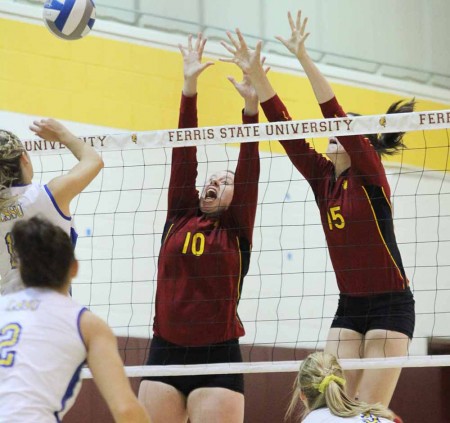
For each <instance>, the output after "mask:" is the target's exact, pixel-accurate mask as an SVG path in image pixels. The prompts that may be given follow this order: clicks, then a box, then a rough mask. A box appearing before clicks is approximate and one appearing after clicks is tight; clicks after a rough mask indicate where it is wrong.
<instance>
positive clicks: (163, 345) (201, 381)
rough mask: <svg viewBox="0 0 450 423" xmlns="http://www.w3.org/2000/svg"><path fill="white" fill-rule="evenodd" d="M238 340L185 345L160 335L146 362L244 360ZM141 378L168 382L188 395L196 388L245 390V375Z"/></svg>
mask: <svg viewBox="0 0 450 423" xmlns="http://www.w3.org/2000/svg"><path fill="white" fill-rule="evenodd" d="M241 362H242V355H241V350H240V347H239V341H238V340H237V339H232V340H230V341H225V342H221V343H220V344H212V345H208V346H202V347H182V346H180V345H175V344H172V343H170V342H168V341H165V340H164V339H162V338H160V337H157V336H155V337H153V339H152V343H151V346H150V352H149V354H148V359H147V363H146V364H147V365H150V366H151V365H169V364H208V363H241ZM142 380H152V381H156V382H163V383H167V384H168V385H171V386H173V387H175V388H176V389H178V390H179V391H180V392H182V393H183V394H184V395H185V396H186V398H187V397H188V395H189V394H190V393H191V392H192V391H193V390H194V389H197V388H226V389H231V390H232V391H235V392H240V393H242V394H243V393H244V375H243V374H223V375H221V374H217V375H199V376H148V377H144V378H142Z"/></svg>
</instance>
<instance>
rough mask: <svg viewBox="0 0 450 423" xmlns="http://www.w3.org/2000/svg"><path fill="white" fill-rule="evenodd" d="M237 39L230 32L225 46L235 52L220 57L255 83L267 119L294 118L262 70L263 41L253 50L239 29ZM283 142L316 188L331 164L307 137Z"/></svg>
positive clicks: (282, 119)
mask: <svg viewBox="0 0 450 423" xmlns="http://www.w3.org/2000/svg"><path fill="white" fill-rule="evenodd" d="M236 34H237V37H238V40H236V39H235V38H234V37H233V36H232V35H231V34H230V33H227V35H228V38H229V40H230V43H231V45H229V44H227V43H225V42H222V45H223V46H224V47H225V48H226V49H227V50H228V51H229V52H230V53H231V54H232V55H233V57H232V58H228V59H221V60H222V61H226V62H232V63H235V64H236V65H237V66H239V67H240V68H241V69H242V71H243V72H244V74H245V75H247V76H248V78H249V79H250V81H251V84H252V86H253V87H254V88H255V91H256V93H257V95H258V97H259V100H260V102H261V107H262V108H263V110H264V113H265V115H266V117H267V119H268V120H269V121H271V122H277V121H287V120H291V117H290V116H289V112H288V111H287V109H286V106H285V105H284V104H283V102H282V101H281V100H280V98H279V97H278V96H277V95H276V93H275V90H274V89H273V88H272V85H271V84H270V81H269V79H268V78H267V74H266V72H265V71H264V69H263V66H262V63H261V60H260V55H261V42H260V41H259V42H258V43H257V45H256V49H255V50H254V51H252V50H250V49H249V48H248V46H247V44H246V42H245V39H244V37H243V36H242V34H241V32H240V31H239V30H236ZM280 143H281V144H282V146H283V147H284V149H285V150H286V153H287V154H288V156H289V159H290V160H291V162H292V163H293V165H294V166H295V167H296V168H297V169H298V170H299V171H300V172H301V173H302V174H303V176H304V177H305V178H306V179H308V181H309V183H310V184H311V186H312V187H313V189H314V188H315V185H316V183H318V181H319V180H320V177H321V176H322V175H323V174H324V172H326V171H327V169H328V167H329V166H331V165H330V163H329V161H328V160H327V159H325V158H324V157H323V156H322V155H321V154H319V153H317V152H316V151H315V150H314V149H313V148H311V146H310V145H309V144H308V143H307V142H306V141H305V140H304V139H298V140H290V141H282V140H280Z"/></svg>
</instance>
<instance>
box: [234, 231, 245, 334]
mask: <svg viewBox="0 0 450 423" xmlns="http://www.w3.org/2000/svg"><path fill="white" fill-rule="evenodd" d="M236 241H237V246H238V251H239V280H238V285H237V298H236V308H235V310H234V314H235V315H236V317H237V319H238V321H239V324H240V325H241V327H244V325H243V324H242V322H241V318H240V317H239V314H238V311H237V309H238V304H239V300H240V299H241V283H242V251H241V244H240V242H239V237H238V236H237V237H236Z"/></svg>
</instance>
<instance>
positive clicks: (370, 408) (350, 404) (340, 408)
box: [285, 352, 393, 420]
mask: <svg viewBox="0 0 450 423" xmlns="http://www.w3.org/2000/svg"><path fill="white" fill-rule="evenodd" d="M344 386H345V378H344V374H343V371H342V368H341V366H340V365H339V363H338V361H337V360H336V357H334V356H333V355H331V354H326V353H323V352H316V353H313V354H311V355H309V356H308V357H307V358H306V359H305V360H304V361H303V363H302V365H301V366H300V371H299V373H298V376H297V378H296V380H295V382H294V392H293V395H292V399H291V403H290V405H289V408H288V410H287V412H286V416H285V420H287V419H288V418H290V417H291V415H292V414H293V413H294V411H295V408H296V406H297V404H298V402H299V399H300V395H302V397H303V402H304V404H305V412H304V415H303V417H305V416H306V415H307V414H308V413H309V412H311V411H313V410H316V409H318V408H324V407H326V408H328V409H329V410H330V412H331V413H332V414H333V415H335V416H339V417H354V416H358V415H360V414H361V413H370V414H372V415H374V416H378V417H385V418H388V419H392V417H393V415H392V413H391V412H390V411H389V410H388V409H386V408H385V407H383V406H382V405H381V404H375V405H370V404H366V403H364V402H361V401H355V400H352V399H350V398H349V397H348V396H347V394H346V393H345V388H344Z"/></svg>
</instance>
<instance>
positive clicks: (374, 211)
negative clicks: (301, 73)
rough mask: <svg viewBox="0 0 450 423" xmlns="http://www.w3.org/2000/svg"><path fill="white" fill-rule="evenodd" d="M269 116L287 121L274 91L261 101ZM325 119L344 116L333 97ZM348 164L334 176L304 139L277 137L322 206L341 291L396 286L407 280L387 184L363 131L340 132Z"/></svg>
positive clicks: (375, 290) (324, 108)
mask: <svg viewBox="0 0 450 423" xmlns="http://www.w3.org/2000/svg"><path fill="white" fill-rule="evenodd" d="M262 107H263V110H264V113H265V114H266V116H267V118H268V119H269V120H270V121H272V122H273V121H281V120H290V119H291V118H290V117H289V113H288V111H287V109H286V107H285V106H284V104H283V103H282V101H281V100H280V99H279V98H278V96H274V97H273V98H271V99H270V100H268V101H266V102H264V103H262ZM320 107H321V109H322V113H323V116H324V117H325V118H334V117H345V116H346V114H345V113H344V111H343V110H342V108H341V107H340V105H339V103H338V102H337V100H336V98H333V99H331V100H330V101H328V102H326V103H324V104H321V105H320ZM339 142H340V143H341V144H342V146H343V147H344V148H345V151H346V152H347V153H348V154H349V156H350V160H351V167H350V168H348V169H347V170H346V171H344V172H343V173H342V174H341V175H340V176H339V177H338V178H337V180H336V179H335V171H334V165H333V163H332V162H331V161H330V160H328V159H326V158H325V157H324V156H322V155H321V154H319V153H317V152H316V151H315V150H314V149H313V148H312V147H311V146H310V145H309V144H308V143H307V142H306V141H305V140H303V139H301V140H292V141H281V144H282V145H283V147H284V149H285V150H286V153H287V154H288V156H289V158H290V160H291V161H292V163H293V165H294V166H295V167H296V168H297V169H298V170H299V171H300V172H301V173H302V175H303V176H304V177H305V179H306V180H307V181H308V182H309V184H310V186H311V188H312V190H313V192H314V195H315V199H316V203H317V205H318V207H319V210H320V217H321V221H322V226H323V229H324V231H325V236H326V240H327V244H328V248H329V252H330V258H331V262H332V264H333V268H334V271H335V273H336V279H337V283H338V286H339V290H340V292H341V293H346V294H351V295H370V294H375V293H380V292H391V291H400V290H403V289H405V288H406V286H408V284H409V282H408V279H407V278H406V275H405V271H404V269H403V264H402V259H401V256H400V252H399V249H398V246H397V242H396V239H395V234H394V225H393V220H392V208H391V202H390V188H389V184H388V182H387V179H386V173H385V171H384V168H383V165H382V163H381V160H380V157H379V156H378V154H377V152H376V151H375V149H374V148H373V146H372V144H371V143H370V141H369V140H368V139H367V138H365V137H363V136H359V135H358V136H345V137H339Z"/></svg>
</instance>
